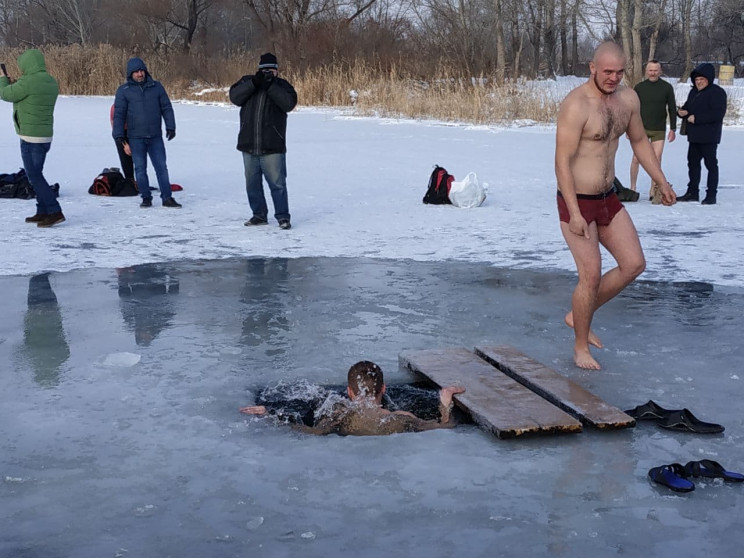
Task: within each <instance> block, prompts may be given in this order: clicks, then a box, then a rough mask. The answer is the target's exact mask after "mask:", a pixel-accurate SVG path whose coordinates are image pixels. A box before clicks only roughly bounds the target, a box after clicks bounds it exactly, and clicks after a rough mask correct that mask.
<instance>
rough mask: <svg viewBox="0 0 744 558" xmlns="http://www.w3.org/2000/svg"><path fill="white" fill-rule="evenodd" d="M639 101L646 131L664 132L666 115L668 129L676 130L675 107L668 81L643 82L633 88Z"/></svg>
mask: <svg viewBox="0 0 744 558" xmlns="http://www.w3.org/2000/svg"><path fill="white" fill-rule="evenodd" d="M634 89H635V92H636V93H638V98H639V99H640V100H641V120H643V127H644V128H645V129H646V130H666V121H667V114H669V128H670V129H671V130H676V129H677V105H676V103H675V100H674V88H673V87H672V86H671V85H670V84H669V82H668V81H664V80H663V79H658V80H656V81H649V80H647V79H646V80H644V81H642V82H641V83H639V84H638V85H636V86H635V87H634Z"/></svg>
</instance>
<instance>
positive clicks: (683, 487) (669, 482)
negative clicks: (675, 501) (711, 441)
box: [648, 459, 744, 492]
mask: <svg viewBox="0 0 744 558" xmlns="http://www.w3.org/2000/svg"><path fill="white" fill-rule="evenodd" d="M648 476H649V478H650V479H651V480H652V481H654V482H657V483H659V484H662V485H664V486H666V487H668V488H671V489H672V490H674V491H675V492H692V491H693V490H695V483H693V482H692V481H691V480H690V479H691V478H701V477H702V478H709V479H723V480H724V481H727V482H744V475H742V474H741V473H734V472H732V471H727V470H726V469H725V468H724V467H723V465H721V464H720V463H718V462H717V461H713V460H711V459H702V460H700V461H689V462H688V463H687V465H684V466H683V465H681V464H679V463H672V464H670V465H662V466H661V467H654V468H653V469H650V470H649V472H648Z"/></svg>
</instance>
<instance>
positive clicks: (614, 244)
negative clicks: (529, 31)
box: [555, 42, 676, 370]
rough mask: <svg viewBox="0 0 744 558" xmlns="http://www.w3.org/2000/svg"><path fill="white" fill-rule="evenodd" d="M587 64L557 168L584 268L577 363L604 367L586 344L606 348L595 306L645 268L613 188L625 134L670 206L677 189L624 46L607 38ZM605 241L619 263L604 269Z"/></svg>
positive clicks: (563, 111)
mask: <svg viewBox="0 0 744 558" xmlns="http://www.w3.org/2000/svg"><path fill="white" fill-rule="evenodd" d="M589 69H590V71H591V76H590V77H589V80H588V81H587V82H586V83H584V84H583V85H580V86H579V87H577V88H576V89H574V90H573V91H571V92H570V93H569V94H568V96H567V97H566V98H565V100H564V101H563V103H562V104H561V108H560V112H559V113H558V126H557V131H556V147H555V174H556V177H557V179H558V212H559V216H560V221H561V231H562V232H563V237H564V238H565V239H566V244H568V248H569V249H570V250H571V254H572V255H573V257H574V260H575V262H576V268H577V271H578V275H579V280H578V284H577V285H576V289H575V290H574V293H573V298H572V299H571V312H569V313H568V314H567V315H566V324H567V325H568V326H570V327H573V328H574V335H575V339H576V341H575V344H574V362H575V363H576V366H579V367H580V368H586V369H589V370H599V369H600V366H599V363H598V362H597V361H596V360H595V359H594V357H592V355H591V353H590V351H589V345H590V344H591V345H594V346H595V347H598V348H601V347H602V342H601V341H600V340H599V338H598V337H597V336H596V335H595V334H594V332H593V331H592V330H591V323H592V317H593V316H594V312H596V310H597V309H598V308H599V307H600V306H602V305H603V304H604V303H605V302H607V301H608V300H610V299H612V298H613V297H615V296H616V295H617V294H618V293H619V292H620V291H622V290H623V289H624V288H625V287H626V286H627V285H628V284H629V283H630V282H631V281H633V279H635V278H636V277H638V275H640V274H641V272H643V270H644V269H645V267H646V260H645V258H644V257H643V250H642V249H641V243H640V241H639V240H638V233H637V232H636V229H635V226H634V225H633V221H631V219H630V215H628V212H627V211H625V209H624V208H623V206H622V204H621V203H620V201H619V200H618V199H617V196H616V195H615V193H614V192H612V191H611V188H612V181H613V179H614V178H615V153H616V152H617V146H618V140H619V138H620V136H622V135H623V134H627V135H628V139H629V140H630V145H631V147H632V148H633V153H634V154H635V156H636V158H637V159H638V161H639V162H640V163H641V165H642V166H643V168H644V170H645V171H646V172H647V173H648V174H649V175H650V176H651V178H652V179H653V180H654V182H656V184H658V185H659V187H660V188H661V194H662V203H663V204H664V205H672V204H673V203H674V202H675V201H676V195H675V193H674V191H673V190H672V187H671V185H670V184H669V183H668V182H667V179H666V177H665V176H664V173H663V172H662V171H661V167H660V166H659V160H658V159H657V158H656V155H655V153H654V151H653V149H652V148H651V144H650V143H649V142H648V139H647V137H646V131H645V130H644V128H643V122H642V121H641V113H640V101H639V100H638V95H636V93H635V91H633V89H631V88H629V87H624V86H622V85H621V84H620V82H621V81H622V79H623V73H624V71H625V55H624V54H623V50H622V49H621V48H620V47H619V46H618V45H617V44H615V43H612V42H607V43H602V44H601V45H599V46H598V47H597V50H596V51H595V52H594V58H593V59H592V61H591V62H590V63H589ZM600 244H602V246H604V247H605V248H606V249H607V250H608V251H609V252H610V254H612V257H613V258H615V261H616V262H617V267H614V268H613V269H611V270H609V271H608V272H607V273H605V274H604V275H602V260H601V255H600V251H599V245H600Z"/></svg>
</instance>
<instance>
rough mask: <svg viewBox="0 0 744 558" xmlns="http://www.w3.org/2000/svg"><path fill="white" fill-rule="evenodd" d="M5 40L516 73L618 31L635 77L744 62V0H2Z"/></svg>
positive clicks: (576, 59)
mask: <svg viewBox="0 0 744 558" xmlns="http://www.w3.org/2000/svg"><path fill="white" fill-rule="evenodd" d="M0 23H1V24H2V25H1V26H0V40H1V41H2V43H4V45H5V46H11V47H13V46H21V47H23V46H38V45H44V44H56V45H68V44H79V45H83V46H87V45H96V44H99V43H109V44H113V45H115V46H120V47H124V48H128V49H133V50H139V51H144V52H158V53H163V54H171V53H173V54H176V53H178V54H186V55H198V56H224V55H229V54H234V53H239V52H252V53H254V54H255V53H256V52H258V51H260V50H268V49H270V50H273V51H275V52H277V53H279V54H280V55H281V56H282V58H283V59H284V60H285V61H287V63H289V64H291V65H294V66H295V67H298V68H308V67H312V66H314V65H324V64H332V63H353V62H354V61H356V60H365V61H367V62H369V63H371V64H373V65H375V66H377V67H379V68H380V69H381V70H387V69H389V68H393V67H395V68H398V69H402V70H405V71H407V72H408V73H412V74H416V73H422V74H431V72H432V71H435V70H436V68H441V67H447V68H452V69H459V70H460V71H461V72H462V75H470V76H477V75H488V76H489V77H493V78H494V79H496V80H497V81H499V82H501V81H503V80H504V79H507V78H517V77H520V76H527V77H531V78H534V77H552V76H555V75H562V74H572V73H577V74H582V73H585V72H586V63H587V61H588V58H589V57H590V56H591V52H592V49H593V47H594V45H596V43H597V42H599V41H601V40H607V39H611V40H615V41H617V42H619V43H620V44H622V45H623V48H624V50H625V52H626V54H627V56H628V74H629V79H630V81H632V82H636V81H638V80H640V79H642V76H643V65H644V63H645V62H646V61H647V60H649V59H651V58H656V59H659V60H661V61H662V62H663V63H664V67H665V69H666V70H667V72H671V73H676V74H678V75H680V74H681V75H683V76H684V75H687V74H689V71H690V69H691V67H692V65H693V64H695V63H697V62H698V61H701V60H706V61H713V62H721V63H730V64H734V65H735V66H736V67H737V69H738V71H739V73H741V72H742V70H744V65H742V64H741V63H742V62H744V5H743V4H742V0H0Z"/></svg>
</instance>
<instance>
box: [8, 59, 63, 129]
mask: <svg viewBox="0 0 744 558" xmlns="http://www.w3.org/2000/svg"><path fill="white" fill-rule="evenodd" d="M18 68H20V70H21V77H19V78H18V81H16V82H15V83H10V80H9V79H8V78H7V77H5V76H2V77H0V98H2V100H3V101H9V102H11V103H13V122H14V123H15V129H16V133H18V135H19V136H30V137H34V138H51V137H52V135H53V128H54V103H56V102H57V96H58V95H59V85H57V80H55V79H54V78H53V77H52V76H50V75H49V74H48V73H47V71H46V64H45V63H44V55H43V54H42V53H41V51H39V50H37V49H35V48H34V49H30V50H27V51H25V52H24V53H23V54H21V55H20V56H19V57H18Z"/></svg>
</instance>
